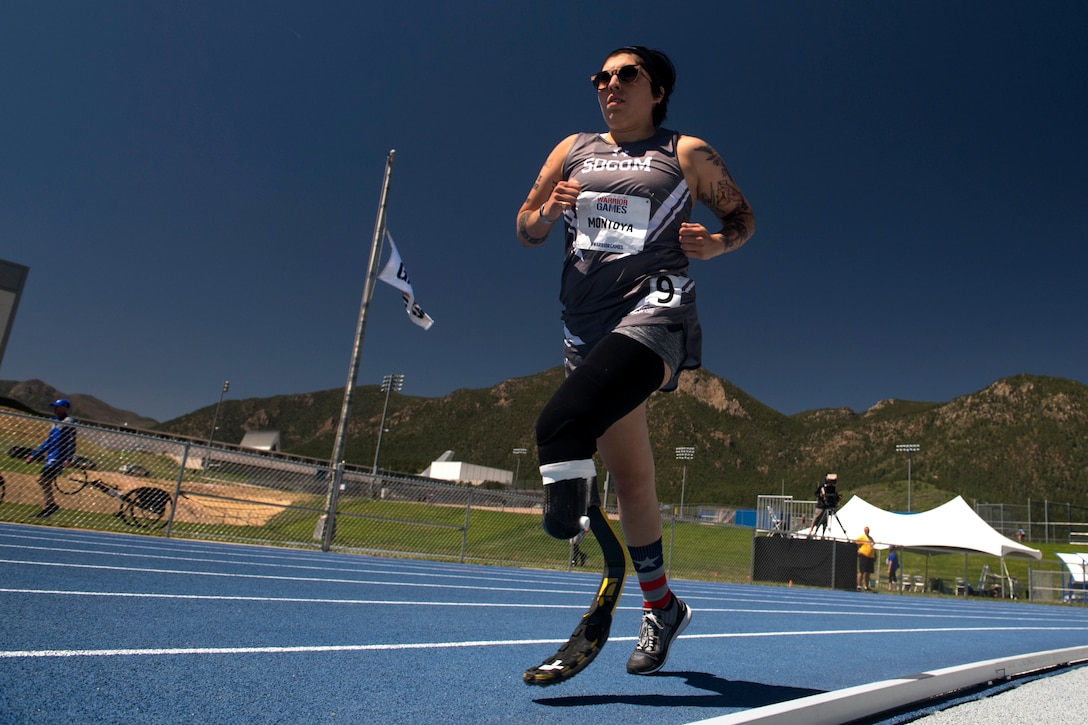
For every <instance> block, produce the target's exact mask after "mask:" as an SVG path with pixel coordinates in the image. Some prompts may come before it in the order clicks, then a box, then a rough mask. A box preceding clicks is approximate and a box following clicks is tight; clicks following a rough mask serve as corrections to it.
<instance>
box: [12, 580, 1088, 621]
mask: <svg viewBox="0 0 1088 725" xmlns="http://www.w3.org/2000/svg"><path fill="white" fill-rule="evenodd" d="M222 576H247V575H241V574H239V575H222ZM262 578H263V577H262ZM369 583H373V582H369ZM399 586H403V587H408V586H418V587H423V588H428V589H431V588H435V587H436V585H434V584H400V585H399ZM441 588H443V589H455V588H465V589H473V590H475V591H516V592H530V593H548V592H549V590H544V589H513V588H502V587H451V586H445V587H441ZM551 593H563V594H574V595H577V596H582V595H585V594H586V592H584V591H581V592H571V591H569V590H560V591H559V592H556V591H552V592H551ZM0 594H22V595H33V594H38V595H53V596H57V595H61V596H82V597H118V598H128V599H140V598H147V599H178V600H207V601H238V602H280V603H291V604H352V605H377V604H388V605H392V606H422V607H502V608H525V609H534V608H535V609H585V605H584V604H557V603H555V602H548V603H543V604H533V603H506V604H503V603H495V602H466V601H449V602H442V601H427V600H390V599H349V598H334V597H254V596H235V595H206V594H173V593H170V594H168V593H161V592H100V591H79V590H65V589H27V588H12V587H0ZM635 594H637V592H636V593H635ZM635 594H630V596H629V597H628V598H631V597H634V596H635ZM619 609H620V610H638V611H641V610H642V607H641V606H637V607H624V606H621V607H619ZM698 611H699V612H700V613H715V614H790V615H793V616H799V615H818V616H824V617H831V616H836V615H838V616H850V617H881V618H888V617H901V618H907V619H954V620H957V621H965V620H974V621H977V620H982V621H992V620H999V621H1002V622H1017V621H1027V622H1039V619H1040V618H1039V617H1034V616H1029V615H1025V616H1021V617H1008V616H1004V617H1003V616H1000V615H997V614H994V615H985V614H959V613H955V612H947V613H943V614H922V613H917V612H913V613H912V612H847V613H839V612H828V611H827V610H824V609H755V608H747V607H699V609H698ZM1081 621H1083V620H1080V619H1078V620H1076V622H1077V623H1078V624H1079V623H1080V622H1081ZM1062 629H1069V630H1074V629H1076V627H1075V626H1065V627H1062ZM846 631H852V630H846ZM895 631H901V630H895ZM696 636H698V635H696ZM738 636H739V635H738Z"/></svg>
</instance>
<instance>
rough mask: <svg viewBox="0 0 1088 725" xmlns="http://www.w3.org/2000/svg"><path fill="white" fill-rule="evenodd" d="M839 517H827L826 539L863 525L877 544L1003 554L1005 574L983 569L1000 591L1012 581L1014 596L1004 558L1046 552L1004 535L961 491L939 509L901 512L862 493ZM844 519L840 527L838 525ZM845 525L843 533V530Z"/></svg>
mask: <svg viewBox="0 0 1088 725" xmlns="http://www.w3.org/2000/svg"><path fill="white" fill-rule="evenodd" d="M837 518H838V522H836V521H835V520H834V519H833V520H831V521H829V522H828V525H827V531H826V538H832V539H837V540H839V541H855V540H856V539H857V538H858V537H859V536H861V535H862V534H863V533H864V531H865V527H866V526H868V527H869V535H870V536H872V537H873V540H874V541H875V542H876V548H878V549H887V548H889V547H892V546H895V547H900V548H903V549H908V550H911V551H917V552H921V553H924V554H927V558H926V562H927V564H926V569H927V575H928V568H929V565H928V561H929V559H928V555H929V554H947V553H953V552H962V553H964V554H970V553H972V552H977V553H981V554H989V555H991V556H997V557H1000V558H1001V569H1002V575H1000V576H999V575H990V574H989V573H988V569H989V568H988V567H986V568H984V570H983V571H984V574H983V576H984V577H989V578H991V579H994V580H999V581H1000V582H1001V587H1002V591H1004V587H1005V586H1006V585H1008V590H1009V594H1010V596H1012V595H1013V590H1014V580H1013V579H1012V577H1011V576H1009V572H1008V568H1007V567H1006V566H1005V557H1007V556H1016V557H1024V558H1031V559H1035V560H1036V561H1041V560H1042V558H1043V554H1042V552H1040V551H1039V550H1038V549H1033V548H1031V547H1030V546H1025V545H1023V544H1021V543H1019V542H1017V541H1013V540H1012V539H1010V538H1008V537H1007V536H1002V535H1001V534H1000V533H998V532H997V531H996V530H995V529H994V528H993V527H992V526H990V525H989V524H988V523H986V522H985V521H984V520H983V519H982V518H981V517H980V516H979V515H978V514H976V513H975V512H974V510H973V509H972V508H971V507H970V506H968V505H967V502H966V501H964V500H963V497H961V496H957V497H956V498H954V499H952V500H951V501H949V502H947V503H944V504H941V505H940V506H938V507H937V508H935V509H932V510H930V511H924V512H921V513H916V514H913V513H912V514H897V513H893V512H891V511H885V510H884V509H880V508H877V507H876V506H873V505H872V504H871V503H869V502H868V501H866V500H864V499H863V498H861V497H860V496H854V497H852V498H851V499H850V500H849V501H848V502H847V503H846V505H845V506H843V507H841V508H840V509H839V510H838V512H837ZM840 523H841V527H840V525H839V524H840ZM843 529H845V533H844V531H843ZM966 561H967V560H966V556H965V557H964V582H965V583H966V579H967V570H966V568H967V564H966Z"/></svg>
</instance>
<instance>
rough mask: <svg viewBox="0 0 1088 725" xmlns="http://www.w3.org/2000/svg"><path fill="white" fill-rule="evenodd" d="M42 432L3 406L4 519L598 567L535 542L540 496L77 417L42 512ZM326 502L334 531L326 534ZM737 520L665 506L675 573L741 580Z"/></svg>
mask: <svg viewBox="0 0 1088 725" xmlns="http://www.w3.org/2000/svg"><path fill="white" fill-rule="evenodd" d="M51 425H52V423H51V421H49V420H46V419H43V418H40V417H35V416H29V415H23V414H19V413H10V412H3V411H0V455H2V454H6V455H3V457H2V458H0V478H2V481H3V483H2V484H0V521H8V522H18V523H24V524H42V525H49V526H66V527H77V528H86V529H95V530H102V531H123V532H126V533H136V534H144V535H148V536H163V537H174V538H191V539H208V540H216V541H228V542H238V543H247V544H267V545H275V546H288V547H296V548H313V549H331V550H337V551H345V552H355V553H364V554H372V555H378V556H396V557H412V558H429V559H441V560H450V561H459V562H469V563H485V564H503V565H513V566H526V567H541V568H565V569H569V568H573V567H587V568H589V569H596V568H598V567H599V566H600V565H601V563H602V560H601V555H600V549H599V547H598V546H597V543H596V541H595V540H594V539H593V537H586V538H585V539H584V540H583V541H582V542H580V543H579V544H578V547H577V550H575V545H574V544H573V543H571V542H564V541H556V540H554V539H551V538H549V537H548V536H547V535H545V534H544V532H543V531H542V529H541V526H540V518H541V501H542V497H541V494H540V491H522V490H519V491H515V490H509V489H503V490H492V489H488V488H483V487H477V486H472V485H469V484H461V483H451V482H446V481H439V480H436V479H430V478H424V477H421V476H411V475H403V474H393V473H388V472H385V471H380V472H379V475H374V471H373V469H372V468H370V467H364V466H351V465H344V466H342V467H339V468H338V469H333V468H330V466H329V463H328V461H319V460H314V459H308V458H302V457H298V456H291V455H288V454H282V453H276V452H270V451H253V450H246V449H242V448H240V447H237V446H229V445H224V444H215V445H211V446H209V445H208V444H207V443H206V442H201V441H197V440H193V439H184V438H179V437H176V436H170V435H159V434H155V433H151V432H147V431H132V430H127V429H125V428H123V427H113V426H106V425H98V424H89V423H80V422H76V423H74V424H73V425H74V428H75V430H76V433H77V447H76V456H75V459H74V461H73V463H72V464H71V465H69V466H67V467H65V468H64V469H63V470H62V471H61V473H60V475H59V476H58V477H57V478H56V480H55V482H54V483H53V484H52V486H51V490H52V499H53V500H55V501H56V503H57V505H58V506H59V507H60V508H59V510H58V511H57V512H56V513H54V514H52V515H51V516H48V517H47V518H41V517H39V514H40V513H41V512H42V511H43V508H44V506H45V503H46V494H45V492H44V491H43V489H42V488H41V486H40V485H39V478H40V475H41V472H42V469H43V466H44V463H45V462H44V461H42V460H35V461H32V462H28V460H27V459H28V457H30V456H31V455H32V454H33V452H34V451H35V449H36V448H37V447H38V446H39V445H40V444H41V442H42V441H44V440H45V439H46V436H47V435H48V433H49V430H50V427H51ZM334 489H335V490H334ZM605 496H606V501H607V498H608V496H607V491H606V492H605ZM609 503H611V504H613V505H611V506H608V509H609V512H610V514H611V515H612V517H613V518H615V516H616V510H615V506H614V501H610V502H609ZM330 507H332V508H333V510H334V516H333V517H332V518H333V520H334V521H335V526H333V527H332V530H331V531H327V530H326V528H327V527H326V521H327V520H329V517H328V513H329V510H330ZM734 516H735V511H734V510H733V509H727V508H723V507H718V506H707V505H698V504H688V505H685V506H683V507H680V506H674V505H673V504H665V505H663V506H662V527H663V529H664V545H665V547H666V565H667V567H668V568H669V571H670V574H671V575H672V576H675V577H681V578H691V579H706V580H720V581H740V582H743V581H746V580H748V577H749V575H750V570H751V551H752V536H753V532H752V529H751V528H748V527H742V526H735V525H733V523H732V522H733V520H734ZM616 529H617V531H618V530H619V526H618V523H617V524H616ZM326 535H328V541H326ZM621 535H622V533H621Z"/></svg>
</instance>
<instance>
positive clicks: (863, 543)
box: [854, 526, 876, 591]
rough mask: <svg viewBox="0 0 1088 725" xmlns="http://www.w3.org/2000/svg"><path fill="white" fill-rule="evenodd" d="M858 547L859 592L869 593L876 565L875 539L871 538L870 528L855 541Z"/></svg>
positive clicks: (866, 528)
mask: <svg viewBox="0 0 1088 725" xmlns="http://www.w3.org/2000/svg"><path fill="white" fill-rule="evenodd" d="M854 543H855V544H857V546H858V590H859V591H861V590H863V589H864V590H865V591H869V587H870V584H871V579H872V576H873V569H874V568H875V565H876V552H875V551H873V543H874V542H873V537H872V536H869V527H868V526H866V527H865V533H864V534H862V535H861V536H859V537H858V538H857V539H856V540H855V541H854Z"/></svg>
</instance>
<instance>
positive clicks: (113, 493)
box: [54, 470, 173, 529]
mask: <svg viewBox="0 0 1088 725" xmlns="http://www.w3.org/2000/svg"><path fill="white" fill-rule="evenodd" d="M62 481H63V483H62ZM54 485H55V486H56V488H57V490H58V491H60V492H61V493H63V494H65V495H66V496H71V495H74V494H77V493H79V492H80V491H82V490H83V489H85V488H86V487H88V486H90V487H91V488H94V489H97V490H99V491H101V492H102V493H104V494H106V495H107V496H110V497H112V498H115V499H117V500H118V509H117V513H116V514H114V516H118V517H120V519H121V520H122V521H124V522H125V523H126V524H128V525H129V526H137V527H140V528H145V529H147V528H161V527H163V526H165V525H166V518H165V517H166V512H167V511H169V510H170V504H171V503H172V502H173V499H172V498H171V496H170V494H169V493H167V492H166V491H164V490H162V489H161V488H155V487H154V486H140V487H139V488H134V489H132V490H131V491H127V492H125V493H122V492H121V489H120V488H118V487H117V486H114V485H112V484H109V483H106V482H105V481H103V480H102V479H100V478H95V479H92V478H90V477H89V476H88V475H87V471H86V470H80V472H79V474H77V475H74V476H68V477H67V478H65V479H62V478H60V477H59V476H58V477H57V478H56V479H55V480H54Z"/></svg>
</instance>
